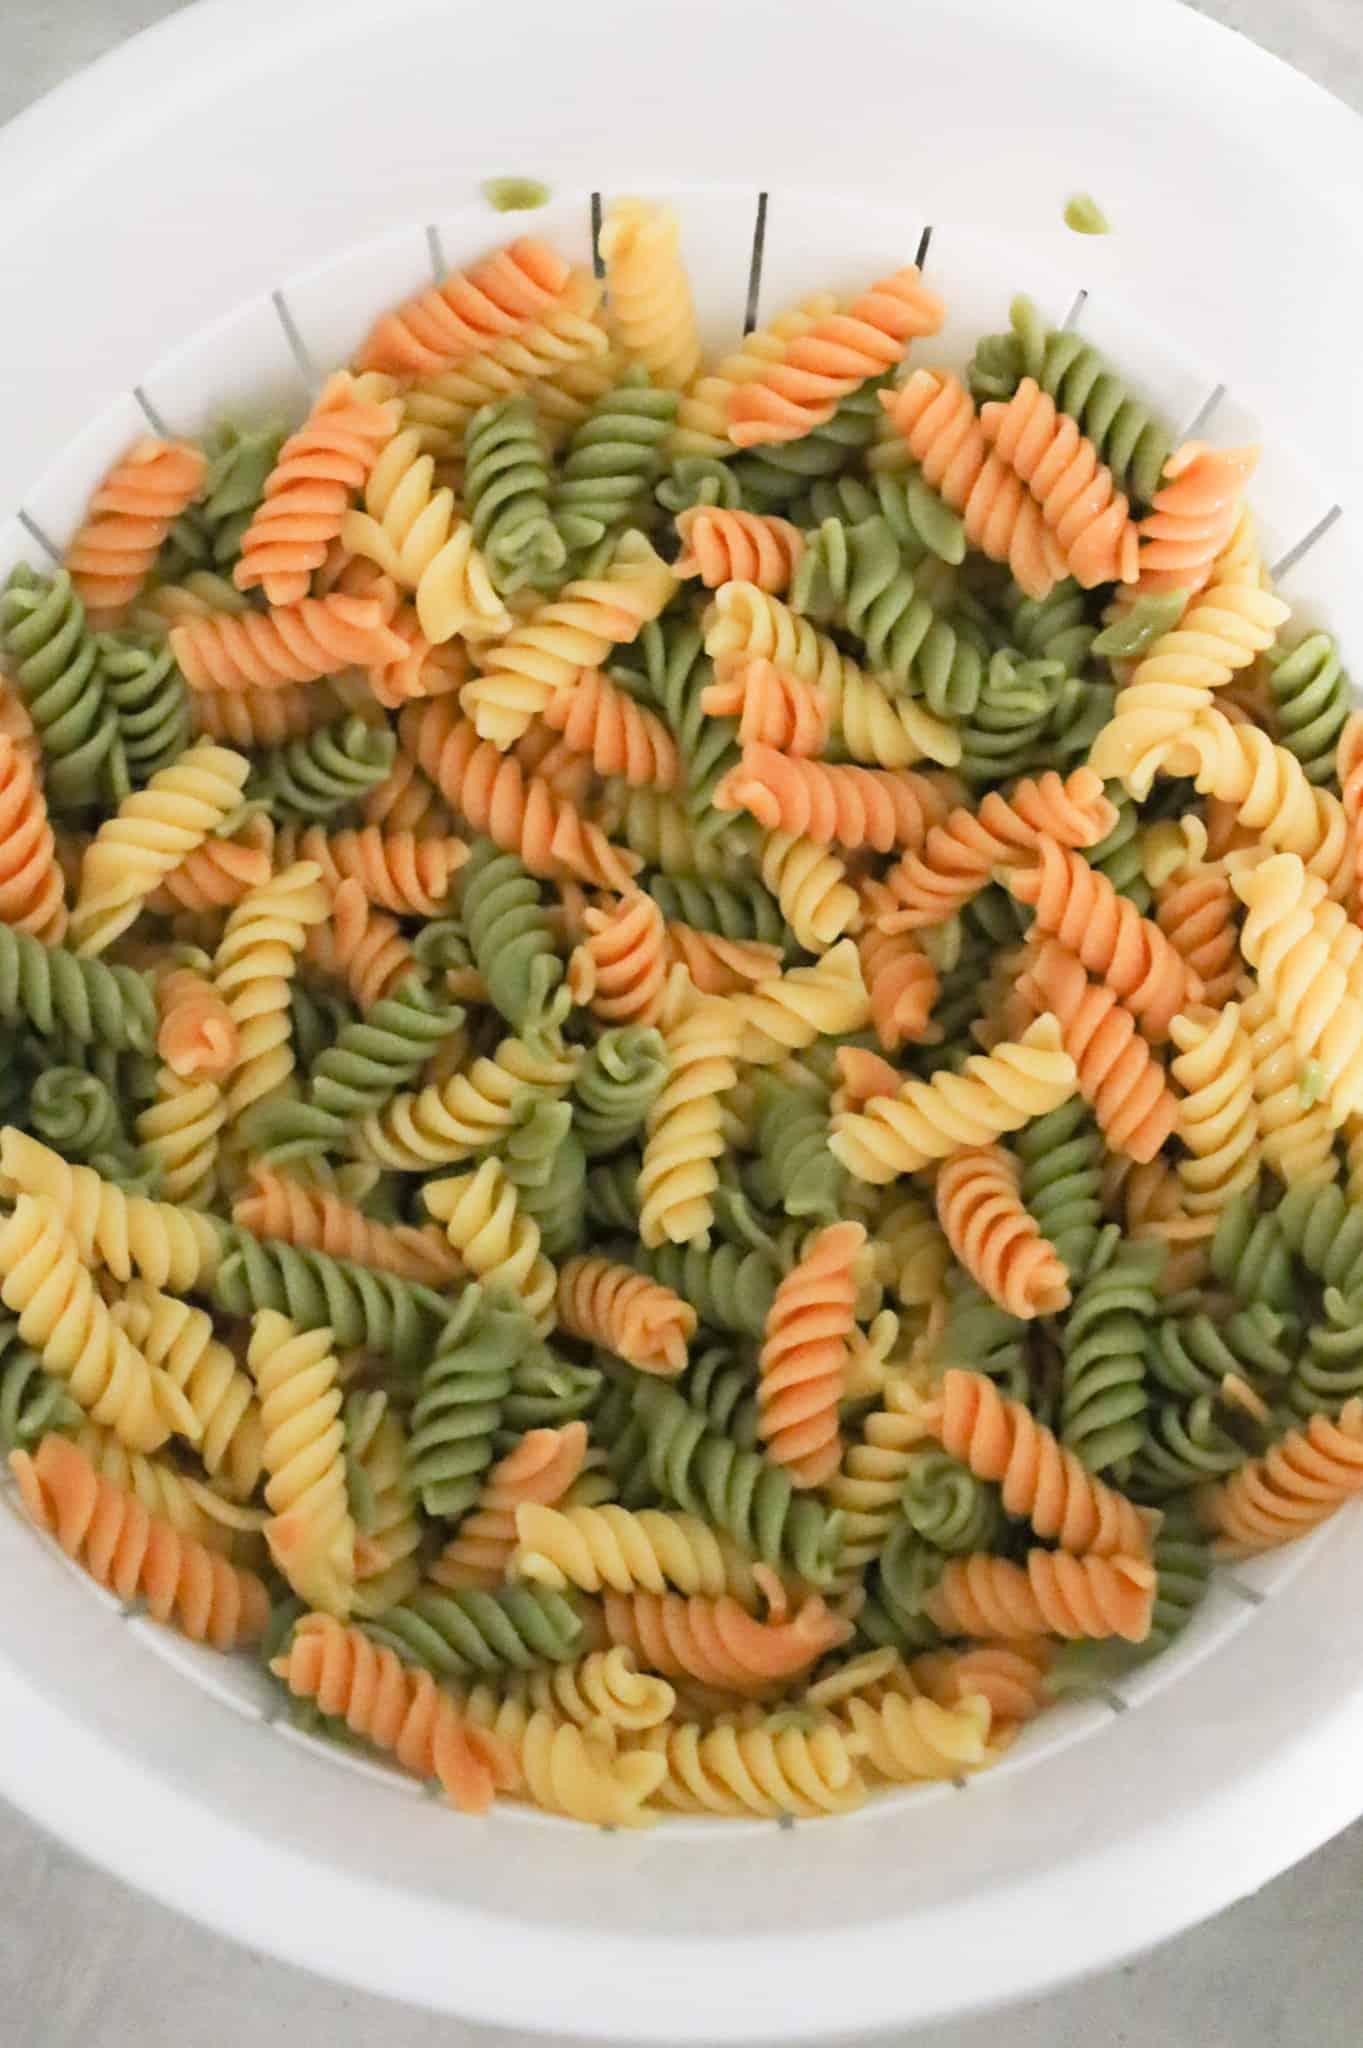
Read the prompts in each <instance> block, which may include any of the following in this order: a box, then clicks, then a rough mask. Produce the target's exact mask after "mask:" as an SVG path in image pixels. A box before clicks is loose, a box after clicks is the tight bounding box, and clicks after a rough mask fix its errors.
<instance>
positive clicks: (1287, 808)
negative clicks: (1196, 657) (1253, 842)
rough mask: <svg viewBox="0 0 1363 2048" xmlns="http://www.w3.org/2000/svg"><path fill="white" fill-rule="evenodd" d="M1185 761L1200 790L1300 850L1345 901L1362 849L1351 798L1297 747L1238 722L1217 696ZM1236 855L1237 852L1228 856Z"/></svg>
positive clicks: (1187, 739) (1273, 840)
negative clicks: (1307, 766)
mask: <svg viewBox="0 0 1363 2048" xmlns="http://www.w3.org/2000/svg"><path fill="white" fill-rule="evenodd" d="M1179 761H1180V766H1181V770H1182V772H1185V773H1188V774H1192V775H1193V776H1194V779H1195V781H1196V784H1197V788H1198V791H1199V793H1200V794H1201V795H1202V796H1210V797H1217V798H1219V799H1220V801H1221V802H1223V803H1226V804H1231V805H1233V806H1234V808H1235V810H1236V812H1237V814H1238V817H1239V822H1240V823H1241V824H1242V825H1246V826H1248V827H1249V828H1250V829H1251V830H1252V831H1254V832H1257V833H1258V834H1259V837H1260V841H1261V845H1262V846H1264V847H1272V848H1274V849H1275V850H1278V851H1281V852H1284V853H1295V854H1297V855H1299V856H1300V858H1301V860H1302V861H1303V862H1304V863H1305V866H1306V869H1307V871H1308V873H1310V874H1312V875H1317V876H1319V877H1320V879H1321V880H1322V881H1323V882H1325V884H1326V886H1327V887H1328V889H1329V892H1330V894H1331V896H1333V897H1335V898H1337V899H1339V900H1341V901H1342V900H1343V898H1344V897H1345V896H1346V895H1347V894H1348V891H1349V888H1350V886H1351V883H1352V880H1353V875H1354V852H1353V837H1352V834H1351V833H1350V830H1349V821H1348V819H1347V818H1346V816H1345V814H1344V806H1343V804H1342V803H1341V802H1340V800H1339V798H1338V797H1337V796H1336V795H1335V794H1334V792H1333V791H1332V790H1328V789H1320V788H1317V787H1316V786H1315V785H1314V784H1312V783H1311V782H1309V781H1308V780H1307V777H1306V772H1305V770H1304V769H1303V767H1302V765H1301V763H1300V761H1299V760H1298V759H1297V757H1296V755H1295V754H1292V753H1289V751H1288V749H1287V748H1286V747H1280V746H1279V745H1278V744H1277V743H1276V742H1275V741H1274V740H1272V739H1271V738H1270V737H1269V735H1268V734H1267V733H1266V732H1262V731H1261V730H1260V729H1259V727H1258V726H1256V725H1233V724H1232V723H1231V721H1230V720H1229V719H1228V718H1227V717H1226V716H1225V715H1224V713H1223V712H1220V711H1218V710H1217V708H1216V706H1215V705H1214V704H1213V705H1211V706H1209V707H1208V708H1207V709H1206V710H1204V711H1200V712H1199V713H1198V715H1197V717H1196V718H1195V719H1194V720H1193V721H1192V723H1191V724H1190V725H1188V726H1186V727H1185V728H1184V733H1183V738H1182V740H1181V741H1180V751H1179ZM1257 851H1258V850H1257V849H1256V851H1255V854H1254V856H1253V857H1255V858H1257ZM1236 862H1237V856H1236V855H1235V854H1234V853H1232V854H1231V855H1230V856H1229V857H1228V863H1227V864H1228V865H1229V866H1232V867H1233V866H1234V865H1236Z"/></svg>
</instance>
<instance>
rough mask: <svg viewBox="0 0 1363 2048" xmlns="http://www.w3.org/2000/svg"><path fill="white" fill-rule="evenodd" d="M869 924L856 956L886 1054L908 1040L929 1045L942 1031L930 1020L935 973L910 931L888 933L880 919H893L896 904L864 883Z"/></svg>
mask: <svg viewBox="0 0 1363 2048" xmlns="http://www.w3.org/2000/svg"><path fill="white" fill-rule="evenodd" d="M861 900H862V904H863V907H864V909H865V911H866V916H867V921H866V923H865V925H864V926H863V927H862V929H861V931H860V932H858V934H857V953H858V955H859V957H860V959H861V971H862V974H863V975H864V976H865V979H866V993H867V997H868V999H869V1001H870V1005H871V1021H872V1023H873V1024H874V1026H875V1031H876V1036H877V1038H878V1039H879V1040H880V1043H881V1045H882V1046H883V1047H884V1049H885V1051H886V1052H897V1051H898V1050H899V1047H900V1046H901V1045H903V1044H905V1043H906V1042H908V1043H910V1044H914V1045H926V1044H928V1043H930V1042H931V1041H933V1040H934V1039H935V1038H936V1036H937V1034H938V1033H939V1032H940V1030H941V1026H940V1025H938V1024H935V1023H934V1022H933V1019H932V1010H933V1005H934V1004H935V1003H936V1001H937V997H938V995H939V993H940V991H941V983H940V981H939V980H938V976H937V970H936V968H935V967H934V966H933V964H932V962H931V960H929V958H928V956H927V954H926V953H925V952H924V951H923V948H922V947H921V946H920V945H919V943H918V940H917V939H916V938H915V937H914V935H913V933H912V932H907V931H893V932H891V931H886V930H883V929H882V928H881V926H880V924H879V923H878V922H877V919H878V918H885V917H888V918H893V916H894V913H895V911H896V908H897V906H896V903H895V899H894V897H893V896H891V895H890V893H889V890H888V889H886V888H885V887H884V885H883V884H881V883H879V882H863V884H862V899H861Z"/></svg>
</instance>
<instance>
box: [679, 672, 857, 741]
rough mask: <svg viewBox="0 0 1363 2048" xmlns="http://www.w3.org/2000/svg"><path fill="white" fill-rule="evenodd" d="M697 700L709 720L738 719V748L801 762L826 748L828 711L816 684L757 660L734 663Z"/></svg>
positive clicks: (828, 722) (825, 700) (823, 697)
mask: <svg viewBox="0 0 1363 2048" xmlns="http://www.w3.org/2000/svg"><path fill="white" fill-rule="evenodd" d="M700 701H701V709H702V710H703V711H704V712H706V714H707V715H708V716H709V717H711V718H736V719H737V720H738V739H739V744H740V745H741V746H744V747H749V746H755V745H762V746H768V747H779V748H780V749H781V752H782V753H783V754H794V755H796V756H798V757H799V758H801V759H807V758H808V757H809V756H811V755H813V754H817V753H819V752H820V751H821V750H822V749H823V748H824V747H825V746H826V745H827V743H828V732H829V724H830V715H829V707H828V702H827V699H826V698H825V696H824V694H823V692H822V691H821V690H820V688H819V686H818V684H817V683H816V682H812V681H809V680H807V679H806V678H805V677H803V676H798V675H794V674H792V673H791V672H790V671H789V670H787V669H781V668H777V666H776V664H775V663H774V662H770V661H765V660H763V659H762V658H761V657H760V656H754V657H753V659H751V660H749V661H742V662H739V661H735V663H734V664H733V666H732V667H731V668H730V670H729V672H728V673H727V674H726V676H725V678H724V680H723V681H721V682H713V683H710V684H708V685H707V686H706V688H705V690H704V692H703V693H702V695H701V700H700Z"/></svg>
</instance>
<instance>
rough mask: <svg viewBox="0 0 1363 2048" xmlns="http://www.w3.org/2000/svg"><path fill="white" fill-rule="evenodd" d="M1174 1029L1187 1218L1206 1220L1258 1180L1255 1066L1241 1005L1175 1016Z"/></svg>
mask: <svg viewBox="0 0 1363 2048" xmlns="http://www.w3.org/2000/svg"><path fill="white" fill-rule="evenodd" d="M1169 1030H1170V1035H1171V1037H1172V1038H1173V1041H1174V1044H1175V1045H1176V1046H1177V1047H1178V1057H1177V1058H1176V1059H1174V1060H1173V1061H1172V1062H1171V1063H1170V1068H1169V1071H1170V1073H1171V1074H1172V1075H1173V1078H1174V1080H1175V1081H1176V1082H1177V1083H1178V1085H1179V1087H1180V1088H1181V1089H1182V1090H1183V1097H1182V1100H1181V1101H1180V1103H1179V1106H1178V1122H1177V1124H1176V1125H1175V1129H1176V1130H1177V1132H1178V1135H1179V1137H1180V1138H1181V1139H1182V1140H1183V1143H1184V1144H1185V1145H1186V1146H1187V1148H1188V1153H1189V1157H1188V1158H1186V1159H1180V1160H1179V1162H1178V1173H1179V1179H1180V1180H1181V1181H1182V1183H1183V1196H1184V1202H1185V1205H1186V1208H1187V1211H1188V1214H1189V1215H1191V1216H1197V1215H1205V1214H1206V1213H1208V1212H1209V1211H1212V1210H1217V1209H1223V1208H1224V1207H1225V1205H1226V1203H1227V1202H1229V1201H1230V1200H1231V1199H1232V1197H1233V1196H1235V1195H1237V1194H1239V1193H1240V1191H1241V1189H1243V1188H1248V1187H1252V1186H1253V1184H1254V1182H1255V1181H1256V1179H1257V1178H1258V1174H1259V1119H1258V1114H1257V1111H1256V1107H1255V1099H1254V1061H1253V1056H1252V1053H1251V1049H1250V1042H1249V1036H1248V1033H1247V1032H1246V1031H1245V1029H1244V1027H1243V1025H1242V1024H1241V1022H1240V1006H1239V1004H1238V1003H1227V1005H1226V1007H1225V1009H1224V1010H1201V1009H1199V1010H1193V1011H1191V1012H1190V1013H1189V1014H1188V1015H1187V1016H1183V1017H1175V1018H1174V1020H1173V1023H1172V1024H1171V1025H1170V1027H1169Z"/></svg>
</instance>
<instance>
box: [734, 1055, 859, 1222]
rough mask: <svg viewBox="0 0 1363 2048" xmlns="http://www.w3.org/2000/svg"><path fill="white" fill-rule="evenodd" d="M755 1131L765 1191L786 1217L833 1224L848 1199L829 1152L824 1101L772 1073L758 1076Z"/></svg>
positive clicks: (838, 1170) (840, 1174)
mask: <svg viewBox="0 0 1363 2048" xmlns="http://www.w3.org/2000/svg"><path fill="white" fill-rule="evenodd" d="M753 1135H754V1136H755V1137H756V1139H757V1150H758V1156H759V1158H760V1159H761V1161H762V1164H763V1166H764V1167H765V1168H766V1175H765V1182H766V1184H765V1185H764V1187H763V1193H764V1194H765V1193H767V1192H768V1187H769V1188H770V1191H771V1192H772V1193H773V1194H774V1195H775V1196H776V1198H777V1199H778V1200H779V1202H780V1205H781V1207H782V1208H783V1209H784V1211H785V1213H786V1214H787V1216H808V1217H811V1218H812V1219H814V1220H815V1221H817V1222H821V1223H832V1222H834V1221H835V1220H836V1218H837V1217H838V1215H839V1214H840V1213H841V1210H842V1207H843V1204H844V1202H845V1200H846V1193H847V1184H846V1177H845V1175H844V1174H843V1171H842V1169H841V1167H840V1166H839V1165H838V1163H837V1161H836V1160H835V1159H834V1158H832V1157H831V1155H830V1154H829V1151H828V1105H827V1103H826V1101H824V1100H823V1099H822V1098H821V1097H817V1096H816V1097H814V1098H812V1099H811V1098H810V1097H809V1096H807V1095H805V1094H804V1093H803V1091H802V1090H799V1089H796V1088H792V1087H787V1086H785V1085H784V1084H783V1083H782V1082H780V1081H779V1080H777V1079H776V1077H775V1076H774V1075H772V1074H764V1075H762V1076H761V1077H760V1079H759V1082H758V1088H757V1117H756V1121H755V1124H754V1129H753Z"/></svg>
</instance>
